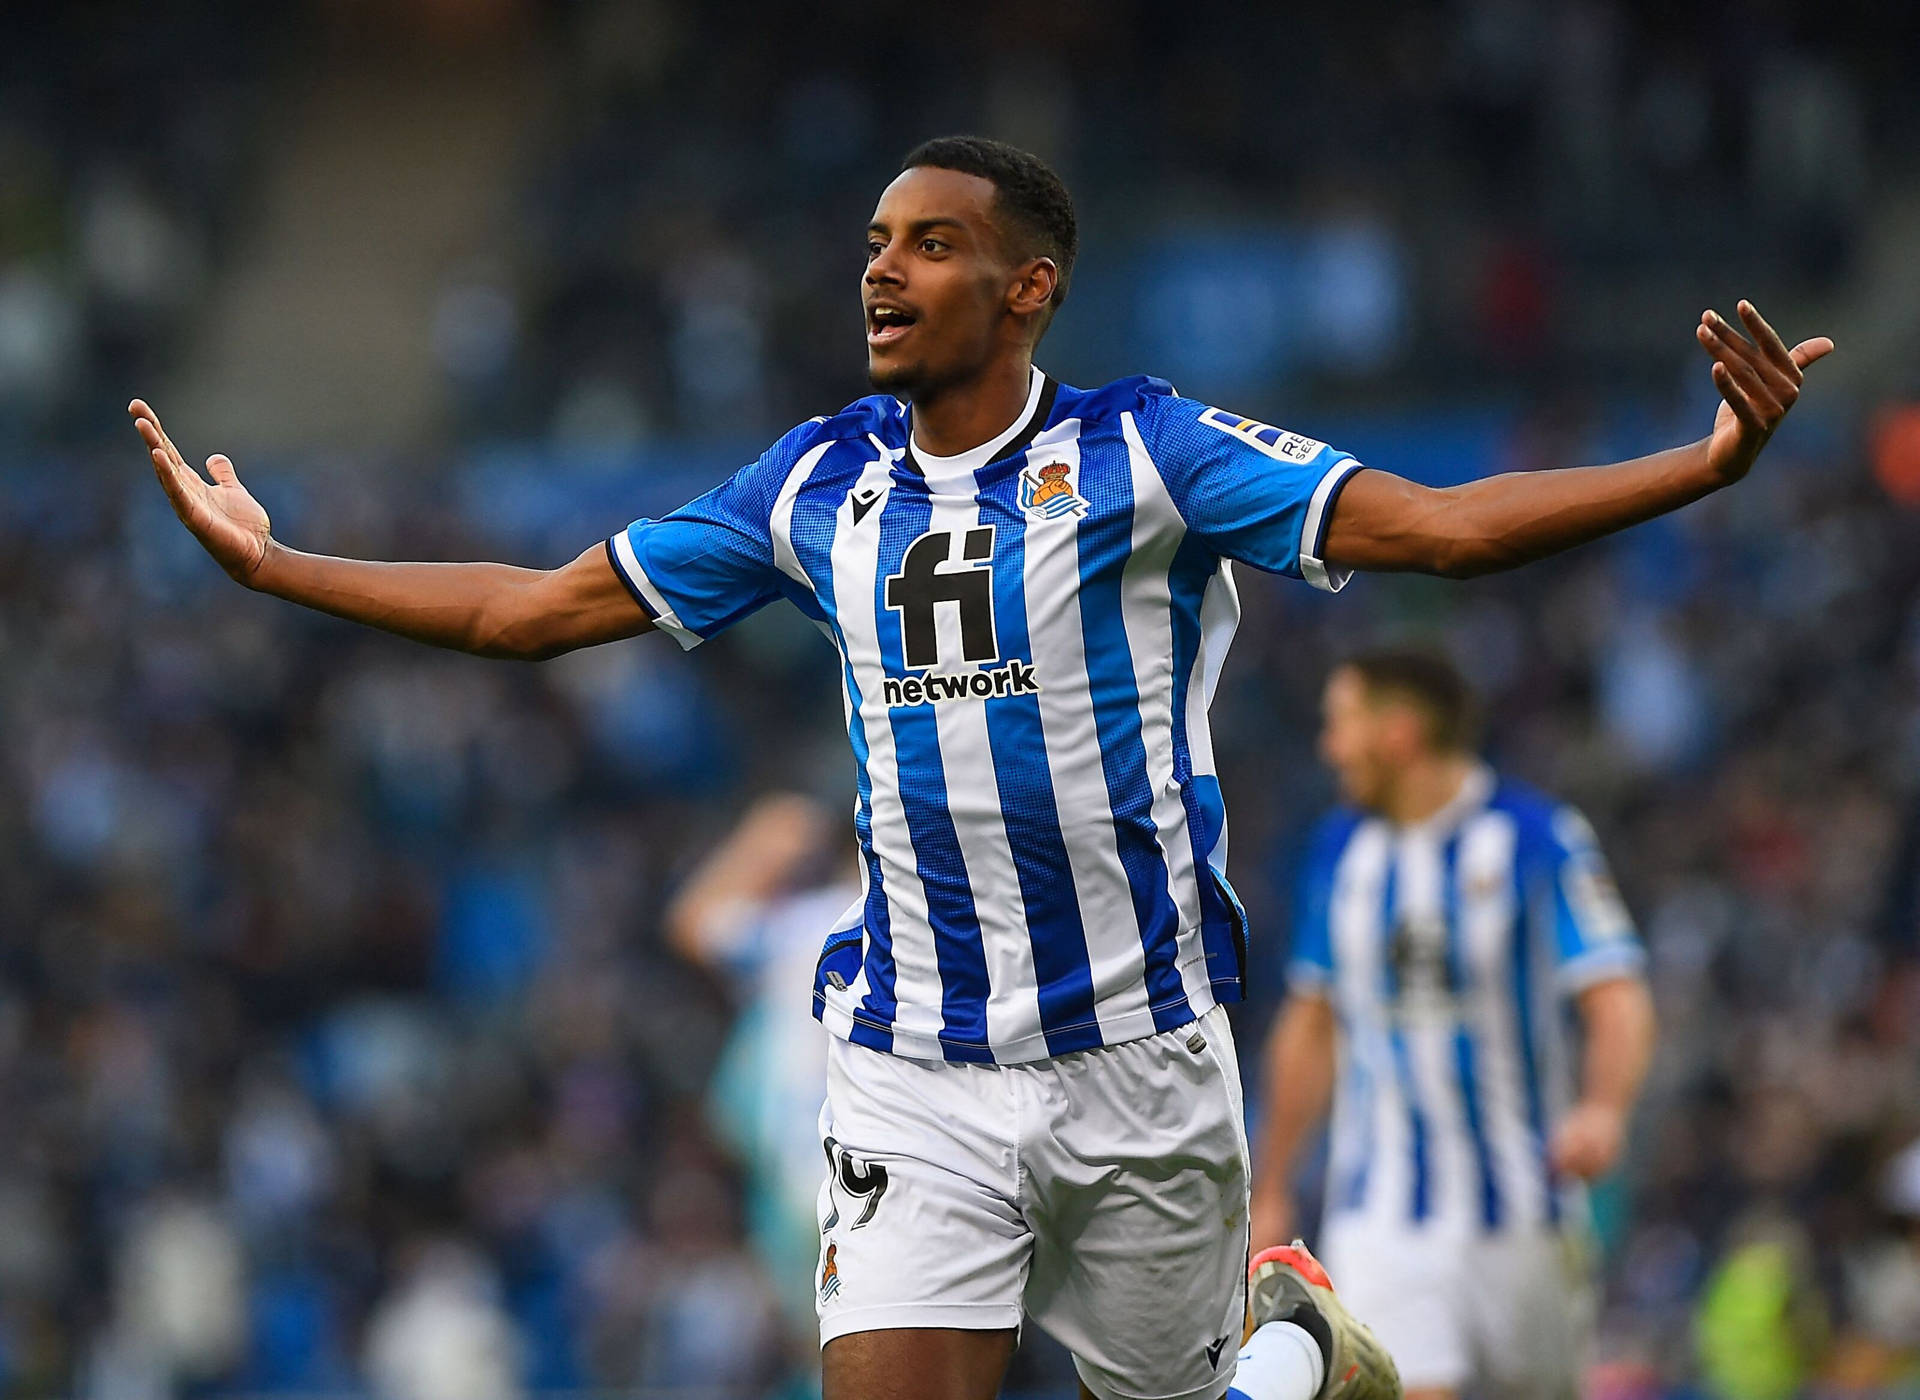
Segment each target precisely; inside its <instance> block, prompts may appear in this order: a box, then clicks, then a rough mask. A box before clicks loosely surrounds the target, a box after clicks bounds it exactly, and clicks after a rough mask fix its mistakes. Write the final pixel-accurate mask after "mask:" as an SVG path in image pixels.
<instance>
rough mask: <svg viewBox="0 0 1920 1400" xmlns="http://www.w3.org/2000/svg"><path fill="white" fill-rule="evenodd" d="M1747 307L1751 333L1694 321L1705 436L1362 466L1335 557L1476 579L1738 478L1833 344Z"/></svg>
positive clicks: (1340, 562)
mask: <svg viewBox="0 0 1920 1400" xmlns="http://www.w3.org/2000/svg"><path fill="white" fill-rule="evenodd" d="M1739 314H1740V320H1741V321H1742V322H1743V323H1744V324H1745V326H1746V328H1747V330H1748V331H1749V332H1751V333H1752V336H1753V339H1752V340H1751V341H1749V340H1748V339H1747V338H1746V336H1743V335H1741V333H1740V332H1739V331H1738V330H1737V329H1735V328H1734V327H1733V326H1732V325H1731V324H1729V323H1728V322H1727V321H1726V320H1725V319H1723V318H1722V317H1721V316H1720V315H1719V314H1718V313H1717V312H1713V311H1709V312H1706V313H1705V314H1704V315H1703V316H1702V317H1701V318H1700V325H1699V326H1698V327H1697V328H1696V330H1695V336H1696V337H1697V338H1698V340H1699V342H1700V344H1701V346H1702V347H1703V348H1704V349H1705V350H1706V351H1707V353H1708V354H1709V355H1711V356H1712V357H1713V383H1714V387H1715V388H1717V389H1718V390H1719V391H1720V397H1721V399H1722V400H1723V402H1722V403H1721V405H1720V410H1719V413H1718V414H1717V415H1716V417H1715V418H1714V423H1713V432H1712V433H1711V434H1709V435H1708V436H1707V437H1705V438H1702V439H1701V440H1700V441H1698V442H1695V443H1690V444H1688V445H1687V446H1685V447H1675V448H1671V449H1669V450H1667V451H1665V452H1656V453H1654V454H1653V455H1652V456H1651V457H1639V458H1636V459H1634V460H1633V461H1630V462H1617V463H1614V464H1612V465H1610V466H1602V467H1571V468H1565V469H1562V470H1559V471H1542V472H1511V473H1508V474H1506V475H1503V476H1494V477H1488V478H1486V479H1485V480H1482V481H1472V482H1468V483H1467V484H1466V485H1464V486H1453V487H1447V488H1445V489H1438V490H1436V489H1434V488H1432V487H1426V486H1421V485H1418V484H1416V483H1415V482H1411V481H1407V480H1405V479H1404V478H1402V477H1397V476H1393V475H1390V474H1389V473H1386V472H1380V471H1360V472H1356V473H1355V474H1354V476H1353V479H1352V480H1351V481H1349V482H1348V483H1347V485H1346V488H1345V489H1344V490H1343V491H1342V492H1341V493H1340V497H1339V499H1338V501H1337V502H1336V503H1335V505H1334V509H1333V518H1332V519H1331V521H1330V522H1329V523H1328V527H1327V538H1326V546H1325V557H1326V561H1327V563H1328V564H1329V565H1331V566H1334V567H1337V568H1341V569H1369V570H1379V571H1396V570H1399V571H1406V570H1410V571H1415V572H1419V573H1429V574H1442V575H1445V576H1446V577H1448V578H1472V577H1474V576H1475V575H1478V574H1486V573H1493V572H1495V571H1496V570H1499V569H1511V568H1513V567H1515V566H1516V565H1520V564H1526V563H1529V562H1531V561H1532V560H1535V559H1540V558H1544V557H1545V556H1547V555H1549V554H1557V553H1559V552H1560V551H1561V550H1563V549H1571V548H1573V547H1574V546H1575V545H1578V544H1585V543H1586V542H1587V541H1588V540H1594V539H1598V538H1599V537H1600V536H1602V535H1609V534H1612V533H1613V532H1614V531H1616V530H1624V529H1625V528H1626V527H1627V526H1629V525H1637V524H1639V523H1640V522H1641V521H1643V520H1651V519H1652V518H1653V517H1654V516H1656V515H1664V514H1666V513H1667V512H1668V511H1670V510H1677V509H1679V508H1680V507H1681V506H1684V505H1687V504H1689V503H1691V502H1693V501H1697V500H1699V499H1700V498H1701V497H1702V496H1705V495H1708V494H1710V493H1712V492H1714V491H1718V490H1719V489H1720V488H1721V487H1723V486H1729V485H1732V484H1733V483H1734V482H1736V481H1738V480H1739V479H1740V478H1741V477H1743V476H1745V475H1746V474H1747V471H1748V469H1749V468H1751V467H1752V466H1753V462H1754V458H1756V457H1757V456H1759V454H1760V449H1761V448H1763V447H1765V446H1766V444H1767V440H1768V439H1769V438H1771V437H1772V436H1773V432H1774V429H1776V428H1778V427H1779V426H1780V420H1781V419H1782V418H1784V417H1786V414H1787V410H1788V409H1790V408H1792V407H1793V404H1794V401H1795V400H1796V399H1797V398H1799V396H1800V385H1801V381H1802V379H1803V378H1804V371H1805V370H1806V368H1807V366H1808V365H1811V364H1812V363H1813V362H1814V361H1815V360H1818V359H1820V358H1821V357H1822V356H1824V355H1826V354H1828V353H1829V352H1830V351H1831V350H1832V349H1833V342H1832V341H1831V340H1828V339H1827V338H1826V337H1825V336H1818V337H1815V338H1814V339H1812V340H1807V341H1802V342H1801V343H1800V344H1798V345H1796V346H1794V347H1793V349H1791V350H1789V349H1788V348H1787V347H1786V345H1785V344H1784V343H1783V342H1782V341H1781V339H1780V337H1779V336H1778V335H1776V334H1775V333H1774V330H1773V327H1772V326H1770V325H1768V324H1767V323H1766V321H1765V319H1763V318H1762V317H1761V315H1760V313H1759V312H1758V311H1756V310H1755V309H1754V307H1753V304H1752V303H1751V302H1746V301H1743V302H1741V303H1740V306H1739Z"/></svg>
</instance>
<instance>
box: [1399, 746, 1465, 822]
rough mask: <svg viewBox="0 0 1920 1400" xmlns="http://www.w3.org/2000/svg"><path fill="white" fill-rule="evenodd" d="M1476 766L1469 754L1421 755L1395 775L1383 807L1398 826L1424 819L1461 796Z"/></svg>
mask: <svg viewBox="0 0 1920 1400" xmlns="http://www.w3.org/2000/svg"><path fill="white" fill-rule="evenodd" d="M1473 769H1474V760H1473V758H1472V756H1471V755H1469V754H1463V753H1439V754H1428V755H1425V756H1424V757H1421V758H1418V759H1416V760H1414V761H1413V762H1412V763H1409V764H1408V765H1407V766H1406V767H1404V768H1402V769H1401V770H1400V771H1399V773H1398V774H1396V775H1395V778H1394V782H1393V786H1392V788H1391V789H1389V790H1388V792H1387V795H1386V797H1387V800H1386V801H1385V802H1383V803H1382V804H1381V809H1382V810H1383V811H1384V812H1385V814H1386V816H1387V819H1388V820H1390V821H1392V822H1393V823H1395V824H1396V825H1398V826H1409V825H1411V824H1413V823H1414V822H1423V821H1425V820H1426V819H1427V818H1428V817H1430V816H1432V815H1433V814H1434V813H1435V812H1437V811H1439V810H1440V809H1441V808H1442V807H1444V806H1446V805H1447V804H1448V803H1449V802H1451V801H1453V799H1454V798H1456V797H1458V796H1459V795H1460V790H1461V789H1462V788H1463V787H1465V786H1466V782H1467V778H1468V776H1469V775H1470V774H1471V773H1472V772H1473Z"/></svg>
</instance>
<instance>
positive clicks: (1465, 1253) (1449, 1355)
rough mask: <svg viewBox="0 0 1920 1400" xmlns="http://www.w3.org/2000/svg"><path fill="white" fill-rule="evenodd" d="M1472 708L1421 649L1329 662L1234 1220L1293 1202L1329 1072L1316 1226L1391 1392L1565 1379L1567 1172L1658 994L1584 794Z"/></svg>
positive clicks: (1607, 1164) (1641, 1045)
mask: <svg viewBox="0 0 1920 1400" xmlns="http://www.w3.org/2000/svg"><path fill="white" fill-rule="evenodd" d="M1474 728H1475V721H1474V705H1473V700H1472V696H1471V694H1470V692H1469V690H1468V686H1467V683H1466V681H1465V680H1464V679H1463V678H1462V676H1461V675H1460V673H1459V672H1458V671H1457V670H1456V669H1455V668H1454V666H1453V665H1452V664H1451V663H1450V662H1448V661H1446V660H1445V659H1443V658H1441V657H1440V656H1438V655H1436V654H1431V653H1425V652H1409V651H1374V652H1364V653H1361V654H1358V655H1356V656H1354V657H1352V658H1351V659H1349V660H1348V661H1346V662H1345V663H1343V664H1342V665H1340V666H1339V667H1338V668H1337V669H1336V670H1335V671H1334V672H1333V673H1332V675H1331V676H1330V677H1329V678H1328V680H1327V684H1326V690H1325V695H1324V700H1323V725H1322V729H1321V735H1320V752H1321V755H1322V757H1323V758H1324V759H1325V761H1326V763H1327V764H1328V766H1329V767H1331V768H1332V769H1333V771H1334V774H1335V777H1336V779H1337V781H1338V784H1339V787H1340V791H1341V794H1342V796H1343V797H1344V798H1345V799H1346V801H1347V803H1348V804H1350V805H1348V806H1346V807H1343V808H1341V809H1340V810H1338V811H1337V812H1335V813H1334V814H1332V815H1331V816H1329V817H1328V818H1326V819H1325V821H1324V822H1323V823H1322V824H1321V826H1320V827H1319V828H1318V830H1317V831H1316V833H1315V836H1314V838H1313V841H1312V845H1311V849H1310V853H1309V855H1308V863H1307V867H1306V869H1305V871H1304V872H1303V875H1302V880H1301V889H1300V892H1299V894H1300V898H1299V907H1300V910H1301V913H1300V917H1299V920H1298V922H1297V923H1296V925H1295V928H1294V941H1293V951H1292V962H1291V965H1290V973H1289V986H1290V994H1289V997H1288V1000H1287V1003H1286V1005H1285V1007H1284V1009H1283V1010H1282V1012H1281V1015H1280V1018H1279V1020H1278V1022H1277V1023H1276V1025H1275V1028H1274V1031H1273V1033H1272V1036H1271V1039H1270V1042H1269V1046H1268V1052H1267V1065H1266V1091H1265V1096H1266V1097H1265V1101H1266V1107H1265V1113H1264V1126H1263V1130H1262V1133H1261V1136H1260V1143H1259V1153H1258V1156H1257V1157H1256V1165H1255V1184H1254V1190H1253V1231H1254V1244H1255V1247H1256V1248H1257V1247H1259V1246H1261V1245H1263V1244H1272V1243H1277V1242H1279V1241H1281V1240H1284V1239H1285V1238H1286V1237H1287V1235H1288V1234H1289V1232H1291V1231H1292V1230H1293V1229H1294V1228H1295V1227H1296V1221H1295V1219H1294V1214H1295V1212H1294V1208H1293V1204H1292V1198H1291V1194H1290V1185H1289V1182H1290V1179H1291V1174H1292V1171H1293V1168H1294V1166H1295V1164H1296V1159H1297V1158H1298V1156H1299V1155H1300V1151H1301V1149H1302V1148H1303V1146H1305V1144H1306V1143H1307V1141H1308V1138H1309V1135H1310V1133H1311V1132H1312V1130H1313V1129H1314V1128H1315V1127H1316V1126H1317V1124H1318V1121H1319V1119H1320V1116H1321V1114H1322V1113H1323V1111H1324V1110H1325V1108H1326V1105H1327V1101H1328V1098H1329V1097H1330V1096H1331V1097H1332V1099H1333V1130H1332V1143H1333V1146H1332V1154H1331V1161H1330V1163H1329V1166H1328V1170H1327V1183H1328V1184H1327V1191H1326V1207H1325V1218H1324V1220H1323V1223H1322V1229H1321V1233H1320V1244H1321V1249H1322V1251H1323V1252H1324V1254H1325V1255H1326V1258H1327V1260H1328V1262H1329V1265H1330V1266H1331V1268H1332V1269H1333V1271H1334V1274H1335V1276H1336V1277H1337V1278H1338V1279H1339V1280H1340V1284H1341V1287H1342V1288H1343V1289H1344V1290H1345V1292H1346V1294H1347V1296H1348V1297H1349V1298H1351V1299H1353V1300H1354V1302H1355V1306H1356V1307H1358V1308H1361V1309H1362V1310H1364V1312H1365V1314H1366V1315H1367V1317H1368V1318H1369V1319H1370V1320H1371V1322H1372V1324H1373V1326H1374V1328H1375V1329H1376V1331H1377V1332H1378V1333H1379V1335H1380V1339H1381V1341H1382V1342H1384V1343H1385V1345H1386V1346H1387V1348H1388V1350H1390V1351H1391V1352H1392V1353H1393V1357H1394V1360H1395V1362H1396V1363H1397V1364H1398V1366H1399V1368H1400V1374H1401V1377H1402V1379H1403V1380H1404V1381H1405V1383H1406V1386H1407V1394H1408V1395H1409V1396H1411V1397H1423V1398H1424V1400H1447V1398H1448V1397H1452V1396H1456V1395H1459V1394H1461V1393H1462V1392H1470V1393H1472V1394H1474V1395H1477V1396H1485V1397H1509V1398H1510V1400H1548V1397H1559V1398H1560V1400H1572V1397H1574V1396H1576V1395H1578V1394H1579V1393H1580V1370H1581V1365H1582V1362H1583V1361H1584V1359H1585V1358H1586V1355H1587V1349H1588V1348H1587V1342H1588V1332H1589V1330H1590V1325H1591V1314H1592V1312H1593V1305H1594V1298H1593V1279H1592V1277H1591V1272H1590V1268H1589V1265H1588V1262H1587V1260H1588V1256H1589V1254H1590V1247H1589V1245H1588V1239H1587V1229H1586V1224H1585V1217H1586V1206H1585V1201H1584V1199H1583V1193H1582V1192H1581V1190H1580V1183H1582V1182H1584V1181H1587V1180H1591V1179H1593V1178H1594V1177H1597V1176H1599V1175H1601V1174H1602V1173H1604V1172H1606V1171H1608V1170H1609V1169H1610V1168H1611V1167H1613V1165H1614V1164H1615V1162H1617V1161H1618V1160H1619V1157H1620V1151H1621V1146H1622V1143H1623V1140H1624V1137H1625V1134H1626V1128H1627V1122H1628V1118H1629V1116H1630V1114H1631V1112H1632V1109H1633V1104H1634V1100H1635V1097H1636V1096H1637V1094H1638V1092H1639V1089H1640V1084H1641V1081H1642V1079H1643V1077H1644V1076H1645V1073H1646V1070H1647V1066H1648V1063H1649V1061H1650V1059H1651V1057H1652V1052H1653V1038H1654V1021H1653V1004H1652V1001H1651V998H1650V997H1649V996H1648V993H1647V989H1646V986H1645V984H1644V982H1643V981H1642V979H1641V970H1642V965H1643V962H1644V954H1643V953H1642V951H1641V947H1640V943H1639V941H1638V939H1637V937H1636V935H1635V932H1634V928H1633V925H1632V922H1631V920H1630V919H1629V917H1628V914H1627V911H1626V907H1625V906H1624V904H1622V902H1621V900H1620V897H1619V894H1618V893H1617V891H1616V890H1615V888H1614V884H1613V879H1612V876H1611V875H1610V874H1609V872H1608V870H1607V866H1606V862H1605V861H1604V859H1603V858H1602V856H1601V854H1600V851H1599V848H1598V847H1597V845H1596V844H1595V842H1594V837H1593V833H1592V830H1591V829H1590V828H1589V827H1588V825H1587V822H1586V820H1585V818H1583V817H1582V816H1581V815H1580V814H1579V813H1578V812H1576V811H1575V810H1573V809H1572V808H1571V807H1567V806H1564V805H1562V804H1560V803H1557V802H1555V801H1553V800H1552V799H1550V798H1547V797H1544V796H1542V795H1541V794H1539V793H1537V792H1535V791H1533V790H1531V789H1529V788H1527V787H1524V786H1522V785H1520V784H1518V783H1515V782H1513V781H1511V780H1510V779H1506V778H1503V777H1501V776H1500V775H1498V774H1496V773H1495V772H1494V771H1493V769H1491V768H1490V767H1488V766H1487V765H1486V764H1485V763H1483V762H1482V761H1481V760H1480V759H1479V758H1478V757H1477V756H1476V754H1475V751H1474V737H1475V736H1474ZM1569 1003H1571V1005H1572V1006H1573V1007H1574V1008H1576V1009H1577V1011H1578V1013H1579V1019H1580V1022H1581V1025H1582V1027H1583V1028H1584V1030H1585V1048H1584V1055H1582V1056H1581V1057H1580V1065H1579V1068H1578V1071H1577V1073H1576V1071H1575V1066H1574V1063H1573V1062H1574V1059H1575V1052H1574V1046H1573V1044H1572V1043H1571V1042H1570V1041H1569V1038H1568V1037H1567V1035H1566V1034H1565V1031H1564V1023H1563V1013H1564V1010H1565V1007H1566V1005H1567V1004H1569ZM1336 1082H1337V1085H1338V1088H1337V1091H1336V1089H1335V1085H1336ZM1576 1083H1577V1087H1578V1094H1577V1097H1576V1096H1574V1095H1573V1094H1572V1092H1571V1090H1572V1089H1573V1088H1574V1086H1575V1084H1576Z"/></svg>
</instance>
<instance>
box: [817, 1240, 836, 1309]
mask: <svg viewBox="0 0 1920 1400" xmlns="http://www.w3.org/2000/svg"><path fill="white" fill-rule="evenodd" d="M839 1252H840V1246H839V1245H837V1244H830V1245H828V1246H827V1257H826V1261H825V1262H824V1263H822V1264H821V1265H820V1301H821V1302H823V1303H824V1302H826V1301H827V1300H828V1299H829V1298H831V1297H833V1295H834V1294H836V1293H838V1292H839V1291H840V1265H839V1263H838V1262H836V1260H835V1259H834V1256H835V1255H836V1254H838V1253H839Z"/></svg>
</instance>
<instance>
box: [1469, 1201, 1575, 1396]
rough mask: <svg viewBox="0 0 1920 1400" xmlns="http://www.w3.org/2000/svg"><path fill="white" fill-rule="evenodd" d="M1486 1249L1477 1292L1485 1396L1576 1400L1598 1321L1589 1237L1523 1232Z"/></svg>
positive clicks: (1480, 1383)
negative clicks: (1587, 1243) (1594, 1313)
mask: <svg viewBox="0 0 1920 1400" xmlns="http://www.w3.org/2000/svg"><path fill="white" fill-rule="evenodd" d="M1481 1255H1482V1257H1481V1259H1480V1261H1479V1264H1478V1266H1477V1267H1476V1270H1475V1273H1476V1275H1477V1277H1478V1280H1479V1282H1478V1284H1477V1286H1476V1287H1475V1290H1474V1292H1473V1294H1472V1295H1471V1298H1472V1304H1473V1321H1474V1329H1473V1330H1474V1354H1475V1355H1474V1362H1475V1364H1474V1371H1475V1375H1476V1385H1475V1391H1476V1393H1478V1394H1484V1395H1485V1396H1486V1397H1487V1400H1575V1397H1577V1396H1578V1395H1579V1394H1580V1378H1581V1375H1582V1373H1583V1372H1584V1371H1585V1369H1586V1360H1587V1354H1588V1347H1589V1343H1590V1341H1591V1334H1592V1324H1593V1287H1592V1279H1591V1271H1590V1268H1589V1265H1588V1261H1587V1250H1586V1248H1585V1242H1584V1239H1583V1238H1582V1237H1581V1236H1579V1235H1576V1234H1570V1233H1569V1234H1563V1233H1562V1232H1560V1231H1558V1230H1527V1231H1519V1232H1516V1233H1514V1234H1512V1235H1510V1236H1500V1237H1496V1238H1494V1239H1490V1240H1488V1241H1487V1242H1486V1244H1485V1245H1484V1246H1483V1248H1482V1250H1481Z"/></svg>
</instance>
